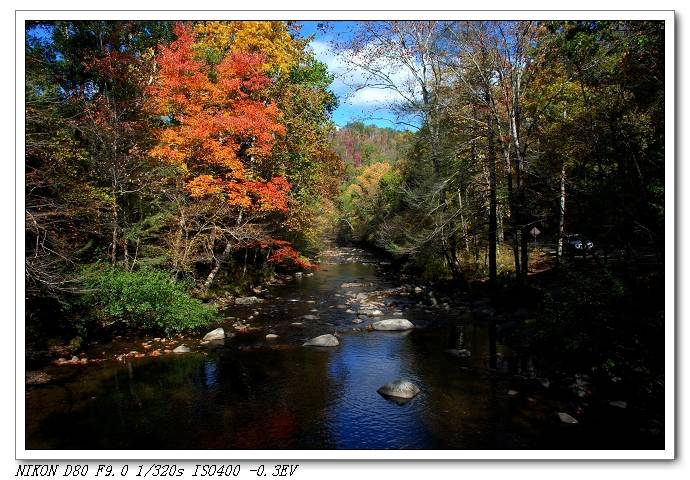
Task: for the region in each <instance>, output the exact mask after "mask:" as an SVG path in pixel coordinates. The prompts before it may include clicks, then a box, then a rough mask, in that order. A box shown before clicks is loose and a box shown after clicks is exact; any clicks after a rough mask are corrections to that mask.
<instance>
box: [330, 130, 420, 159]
mask: <svg viewBox="0 0 690 480" xmlns="http://www.w3.org/2000/svg"><path fill="white" fill-rule="evenodd" d="M411 138H412V133H410V132H404V131H400V130H394V129H392V128H381V127H376V126H374V125H364V124H363V123H361V122H355V123H348V124H347V125H346V126H345V127H343V128H341V129H340V130H337V131H336V132H335V133H334V134H333V135H332V138H331V143H332V146H333V149H334V150H335V151H336V153H338V155H339V156H340V158H342V159H343V161H344V162H345V164H346V165H348V166H352V167H354V168H359V167H362V166H369V165H371V164H372V163H378V162H387V163H389V164H391V165H394V164H395V163H396V162H397V161H398V159H399V158H401V157H402V155H403V154H404V152H405V148H406V145H407V144H408V142H409V141H410V139H411Z"/></svg>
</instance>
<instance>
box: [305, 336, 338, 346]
mask: <svg viewBox="0 0 690 480" xmlns="http://www.w3.org/2000/svg"><path fill="white" fill-rule="evenodd" d="M338 345H340V342H339V341H338V339H337V338H335V336H334V335H331V334H330V333H327V334H326V335H319V336H318V337H314V338H312V339H311V340H307V341H306V342H304V343H303V344H302V346H303V347H337V346H338Z"/></svg>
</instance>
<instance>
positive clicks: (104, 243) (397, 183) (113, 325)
mask: <svg viewBox="0 0 690 480" xmlns="http://www.w3.org/2000/svg"><path fill="white" fill-rule="evenodd" d="M310 40H311V39H310V37H304V36H302V35H300V25H299V23H296V22H279V21H270V22H250V21H225V22H217V21H208V22H195V23H175V22H165V21H150V22H149V21H128V22H114V21H57V22H31V23H28V24H27V26H26V58H25V61H26V89H25V95H26V103H25V105H26V125H25V127H26V165H25V201H26V224H25V227H26V299H27V300H26V304H27V332H28V333H29V340H28V341H29V343H30V344H31V345H32V346H33V347H35V348H36V349H37V350H44V349H45V348H46V342H49V339H52V338H62V339H73V343H75V345H76V346H77V347H78V344H79V343H80V342H81V341H82V340H83V339H85V338H87V337H88V336H89V335H92V334H94V332H103V331H105V332H128V331H135V330H136V331H138V330H147V331H163V332H167V333H172V332H178V331H184V330H188V329H194V328H197V327H200V326H203V325H207V324H210V323H213V322H214V321H217V320H218V319H219V318H220V317H219V316H220V313H219V308H218V306H217V304H216V303H214V299H216V298H217V297H219V296H220V295H225V294H227V292H231V293H234V294H241V293H244V292H247V291H249V290H250V289H251V288H254V287H256V286H258V285H260V284H261V283H262V282H264V281H268V280H270V279H271V278H273V277H275V276H276V275H281V274H283V275H284V274H290V273H296V272H308V271H310V270H314V269H317V268H318V261H317V258H318V254H319V252H320V251H321V250H322V249H323V248H324V246H325V245H326V244H327V242H330V241H333V240H335V239H337V240H339V241H341V242H363V243H365V244H368V245H370V246H372V247H377V248H378V249H380V250H381V251H385V252H387V254H388V255H390V256H391V257H392V258H393V259H394V260H395V261H396V262H397V263H398V265H400V266H401V268H403V269H406V270H407V271H409V272H412V273H413V274H414V275H416V276H418V277H419V278H420V279H425V280H427V281H434V282H437V283H444V282H445V284H446V285H447V288H449V289H450V290H451V291H453V290H454V291H464V290H467V289H480V290H481V291H482V292H485V293H487V294H489V295H490V296H491V298H492V299H493V300H494V301H495V302H496V303H497V304H501V302H504V303H505V302H510V301H513V300H515V298H518V299H519V301H517V303H515V304H512V303H511V304H510V305H512V306H513V307H518V306H519V307H521V306H523V305H527V306H528V307H530V308H539V309H541V311H542V312H543V321H542V322H537V323H535V322H534V321H533V320H531V322H526V323H524V324H521V327H520V328H521V329H518V331H517V332H516V333H515V335H517V336H520V335H522V336H523V337H524V338H527V337H530V338H531V340H534V339H541V340H544V339H553V338H556V337H559V338H567V339H568V340H567V341H568V345H567V346H566V347H565V348H566V349H569V350H571V351H572V352H573V354H574V355H577V354H581V353H585V354H586V355H587V358H588V359H589V360H588V361H591V362H592V365H593V367H592V368H595V369H597V368H598V369H599V370H600V371H601V370H602V369H603V370H605V373H606V374H607V375H610V377H611V378H617V376H618V373H616V372H615V370H616V369H617V368H618V367H619V366H620V365H621V364H622V363H624V362H623V361H622V360H621V358H619V357H617V355H618V356H620V355H627V356H629V355H630V354H631V352H639V351H644V352H643V354H642V356H643V357H645V358H647V357H648V356H649V355H647V354H648V352H646V349H649V348H656V349H657V350H658V349H659V348H663V345H661V347H659V346H654V347H652V346H649V345H646V344H645V342H644V341H643V340H642V339H643V338H645V337H646V336H647V335H649V329H652V330H654V332H656V333H658V332H659V331H660V330H659V327H660V326H662V325H663V305H662V300H663V295H662V292H663V277H662V275H663V261H664V258H663V252H664V241H665V239H664V172H665V157H664V114H665V112H664V28H663V22H646V21H567V22H563V21H558V22H556V21H553V22H528V21H524V22H522V21H521V22H460V21H453V22H442V21H424V22H421V21H420V22H396V21H388V22H359V23H358V27H357V29H355V31H353V32H352V34H351V36H350V37H349V38H348V40H347V41H346V42H344V44H343V45H341V46H340V55H341V56H342V58H343V59H344V61H345V62H347V63H348V64H349V65H350V66H351V67H352V68H356V69H359V71H362V72H365V73H366V75H364V76H363V77H364V78H365V79H366V80H365V81H364V83H363V84H362V85H361V87H366V86H367V85H370V84H374V85H376V87H377V88H380V89H384V90H388V91H393V92H395V93H396V94H397V95H398V100H397V101H395V102H394V103H393V104H391V105H390V108H391V109H392V110H394V111H395V112H396V113H397V114H398V115H399V118H401V119H402V120H404V124H405V125H406V129H405V130H396V129H392V128H380V127H375V126H372V125H365V124H363V123H350V124H348V125H346V126H344V127H342V128H339V129H337V128H336V127H335V125H334V123H333V121H332V119H331V116H332V113H333V112H334V110H335V109H336V108H337V107H338V102H339V100H338V98H337V97H336V95H335V94H334V93H333V92H332V91H331V84H332V82H333V81H334V75H333V74H332V73H330V72H329V71H328V68H327V66H326V64H325V63H323V62H321V61H319V60H317V59H316V57H315V55H314V53H313V51H312V49H311V48H310V47H309V43H310ZM391 72H397V73H398V74H397V75H392V74H391ZM401 72H402V73H401ZM402 120H401V122H402ZM574 235H576V237H573V236H574ZM573 238H575V239H574V240H573ZM511 299H512V300H511ZM557 307H558V308H557ZM631 312H635V321H634V322H631V323H628V324H627V327H626V328H627V329H628V330H627V332H628V334H629V336H630V338H627V337H626V335H627V334H626V335H619V334H618V333H615V332H619V330H618V329H619V328H621V327H622V325H623V324H624V323H625V321H626V320H630V319H629V318H628V317H629V315H630V314H631ZM528 320H529V319H528ZM499 323H500V322H499ZM495 327H496V325H493V330H492V332H494V335H495ZM32 332H33V333H35V334H32ZM524 338H523V340H524ZM593 338H596V343H597V344H598V345H599V346H601V347H602V348H601V349H599V350H597V349H598V347H596V346H594V345H593V344H592V343H591V342H592V339H593ZM520 341H521V340H520V339H517V340H516V342H518V343H519V342H520ZM547 343H548V342H546V341H544V343H543V344H542V345H541V346H542V347H543V348H545V349H546V350H548V349H553V350H554V352H553V354H554V355H556V354H557V351H558V350H562V348H563V346H562V345H552V344H548V345H547ZM593 352H595V353H593ZM645 352H646V353H645ZM570 358H574V357H570ZM631 368H632V367H631Z"/></svg>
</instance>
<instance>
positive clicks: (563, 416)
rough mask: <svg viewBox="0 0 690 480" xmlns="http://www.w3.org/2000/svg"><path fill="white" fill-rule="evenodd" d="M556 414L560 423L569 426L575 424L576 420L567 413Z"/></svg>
mask: <svg viewBox="0 0 690 480" xmlns="http://www.w3.org/2000/svg"><path fill="white" fill-rule="evenodd" d="M557 413H558V419H559V420H560V421H561V422H562V423H571V424H575V423H577V420H575V419H574V418H573V417H571V416H570V415H568V414H567V413H563V412H557Z"/></svg>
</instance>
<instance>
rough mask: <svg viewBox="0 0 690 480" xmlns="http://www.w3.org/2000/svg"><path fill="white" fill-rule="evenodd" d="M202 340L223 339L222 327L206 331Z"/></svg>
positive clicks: (223, 331)
mask: <svg viewBox="0 0 690 480" xmlns="http://www.w3.org/2000/svg"><path fill="white" fill-rule="evenodd" d="M204 340H205V341H211V340H225V330H223V329H222V328H216V329H215V330H212V331H210V332H208V333H207V334H206V335H204Z"/></svg>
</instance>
